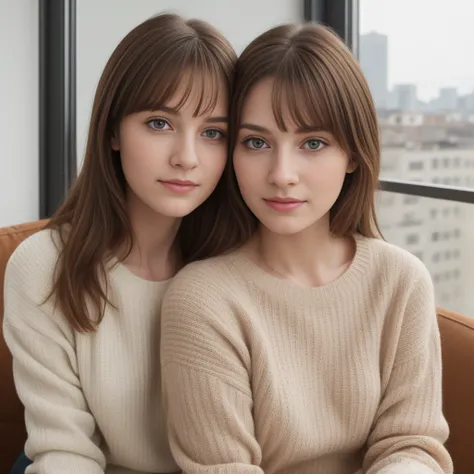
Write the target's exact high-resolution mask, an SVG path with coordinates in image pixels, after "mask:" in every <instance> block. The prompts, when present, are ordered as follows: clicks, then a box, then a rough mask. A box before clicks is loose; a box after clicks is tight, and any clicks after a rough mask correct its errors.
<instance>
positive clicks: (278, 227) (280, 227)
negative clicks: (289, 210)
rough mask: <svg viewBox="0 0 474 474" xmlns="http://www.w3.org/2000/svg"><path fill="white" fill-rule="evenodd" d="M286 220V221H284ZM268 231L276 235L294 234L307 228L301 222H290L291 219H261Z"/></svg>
mask: <svg viewBox="0 0 474 474" xmlns="http://www.w3.org/2000/svg"><path fill="white" fill-rule="evenodd" d="M285 221H286V222H285ZM260 222H261V223H262V224H263V225H264V226H265V227H266V228H267V229H268V230H269V231H270V232H272V233H273V234H278V235H295V234H299V233H300V232H303V231H304V230H305V229H307V228H308V225H306V224H305V223H303V222H294V221H293V222H291V219H281V220H279V222H278V221H275V220H273V219H262V220H261V221H260Z"/></svg>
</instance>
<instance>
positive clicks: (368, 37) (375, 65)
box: [359, 32, 388, 109]
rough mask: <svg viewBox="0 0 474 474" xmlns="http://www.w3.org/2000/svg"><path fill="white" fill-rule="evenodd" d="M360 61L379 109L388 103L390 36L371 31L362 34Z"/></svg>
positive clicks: (385, 106) (384, 107)
mask: <svg viewBox="0 0 474 474" xmlns="http://www.w3.org/2000/svg"><path fill="white" fill-rule="evenodd" d="M359 47H360V50H359V61H360V65H361V67H362V69H363V71H364V74H365V77H366V78H367V81H368V82H369V87H370V91H371V92H372V96H373V97H374V101H375V106H376V107H377V109H386V108H387V105H388V37H387V36H386V35H383V34H380V33H376V32H371V33H367V34H365V35H361V37H360V43H359Z"/></svg>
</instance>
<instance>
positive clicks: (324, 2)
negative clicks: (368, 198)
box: [303, 0, 474, 204]
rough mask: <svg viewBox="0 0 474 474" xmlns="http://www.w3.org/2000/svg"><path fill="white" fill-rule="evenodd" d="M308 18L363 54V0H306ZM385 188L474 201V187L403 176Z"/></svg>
mask: <svg viewBox="0 0 474 474" xmlns="http://www.w3.org/2000/svg"><path fill="white" fill-rule="evenodd" d="M303 10H304V20H305V21H314V22H319V23H323V24H325V25H327V26H329V27H331V28H333V29H334V30H335V31H336V32H337V33H338V34H339V35H340V36H341V38H342V39H343V40H344V41H345V43H346V44H347V46H348V47H349V48H351V50H352V52H353V53H354V55H355V56H356V57H358V56H359V54H358V53H359V17H360V2H359V0H304V9H303ZM379 189H380V190H381V191H386V192H391V193H398V194H408V195H411V196H420V197H426V198H432V199H441V200H443V201H455V202H464V203H467V204H474V189H469V188H463V187H458V186H447V185H436V184H431V183H422V182H415V181H409V180H401V179H384V178H381V179H379Z"/></svg>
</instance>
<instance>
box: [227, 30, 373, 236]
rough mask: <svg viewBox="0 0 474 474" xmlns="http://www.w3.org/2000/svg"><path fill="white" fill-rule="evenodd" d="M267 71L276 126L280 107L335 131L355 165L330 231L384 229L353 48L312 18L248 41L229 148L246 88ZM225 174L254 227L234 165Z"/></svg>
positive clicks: (368, 115) (368, 108) (369, 113)
mask: <svg viewBox="0 0 474 474" xmlns="http://www.w3.org/2000/svg"><path fill="white" fill-rule="evenodd" d="M269 77H270V78H273V79H274V86H273V92H272V94H273V99H272V101H273V113H274V116H275V120H276V122H277V124H278V127H279V128H280V129H281V130H282V131H286V124H285V122H284V119H283V113H284V111H288V113H289V115H290V117H291V119H292V121H294V122H295V124H296V125H297V126H298V127H303V128H315V127H317V128H321V129H323V130H326V131H328V132H330V133H332V134H333V135H334V137H335V139H336V140H337V142H338V144H339V146H341V148H342V149H343V150H344V151H345V152H346V153H347V154H348V156H349V157H350V159H351V160H353V161H354V162H355V164H356V165H357V168H356V170H355V171H354V172H353V173H351V174H347V175H346V178H345V181H344V184H343V187H342V190H341V193H340V195H339V197H338V199H337V201H336V202H335V204H334V206H333V207H332V209H331V212H330V229H331V232H332V233H333V234H334V235H336V236H345V235H353V234H354V233H356V232H358V233H361V234H362V235H365V236H367V237H375V236H377V235H381V232H380V229H379V227H378V224H377V218H376V215H375V191H376V188H377V181H378V175H379V167H380V144H379V131H378V123H377V114H376V111H375V107H374V104H373V100H372V96H371V94H370V91H369V87H368V84H367V81H366V79H365V77H364V75H363V73H362V70H361V68H360V66H359V64H358V62H357V61H356V59H355V58H354V57H353V55H352V53H351V52H350V51H349V49H348V48H347V47H346V46H345V45H344V43H343V42H342V41H341V39H340V38H339V37H338V36H336V34H335V33H333V32H332V31H331V30H330V29H328V28H327V27H324V26H322V25H318V24H312V23H307V24H304V25H282V26H277V27H275V28H272V29H271V30H269V31H267V32H265V33H263V34H262V35H260V36H259V37H257V38H256V39H255V40H254V41H252V42H251V43H250V44H249V45H248V46H247V48H246V49H245V50H244V51H243V53H242V55H241V56H240V58H239V60H238V62H237V68H236V78H235V84H234V94H233V101H232V105H231V133H232V135H231V140H230V141H231V143H230V146H231V149H232V150H233V148H234V146H235V142H236V138H237V133H238V127H239V125H240V121H241V114H242V109H243V106H244V103H245V100H246V98H247V96H248V94H249V92H250V91H251V89H252V88H253V87H254V86H255V85H256V84H257V83H259V82H260V81H262V80H263V79H265V78H269ZM226 178H227V181H228V186H229V192H231V193H233V195H234V200H235V199H236V198H240V204H239V206H238V208H237V209H236V210H235V213H236V215H242V213H243V212H244V213H245V214H246V219H247V221H248V222H250V223H251V226H252V228H253V229H254V230H255V229H256V228H257V226H258V221H257V219H256V218H255V216H253V214H251V212H250V210H249V209H248V208H246V206H245V204H244V203H243V199H242V198H241V197H240V193H239V191H238V189H237V181H236V179H235V173H234V172H233V170H232V169H231V168H228V169H227V170H226ZM234 200H233V201H234ZM244 208H246V210H244Z"/></svg>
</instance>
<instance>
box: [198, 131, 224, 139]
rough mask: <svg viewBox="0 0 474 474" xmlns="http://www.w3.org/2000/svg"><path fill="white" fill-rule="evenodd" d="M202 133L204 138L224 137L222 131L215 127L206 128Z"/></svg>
mask: <svg viewBox="0 0 474 474" xmlns="http://www.w3.org/2000/svg"><path fill="white" fill-rule="evenodd" d="M202 135H203V136H204V137H206V138H209V139H210V140H221V139H223V138H224V137H225V135H224V132H222V131H221V130H217V129H215V128H210V129H209V130H206V131H205V132H203V134H202Z"/></svg>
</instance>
